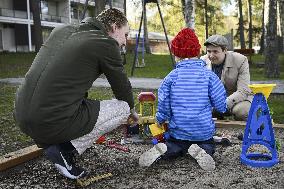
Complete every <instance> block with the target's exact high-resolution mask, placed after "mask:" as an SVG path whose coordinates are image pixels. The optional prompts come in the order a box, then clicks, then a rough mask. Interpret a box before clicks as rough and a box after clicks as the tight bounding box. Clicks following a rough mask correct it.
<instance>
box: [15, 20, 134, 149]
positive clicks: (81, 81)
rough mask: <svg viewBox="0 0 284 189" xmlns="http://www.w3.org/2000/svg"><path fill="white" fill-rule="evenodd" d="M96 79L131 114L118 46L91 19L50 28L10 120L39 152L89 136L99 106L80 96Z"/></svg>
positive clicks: (128, 94) (19, 92) (20, 90)
mask: <svg viewBox="0 0 284 189" xmlns="http://www.w3.org/2000/svg"><path fill="white" fill-rule="evenodd" d="M101 74H104V75H105V76H106V78H107V80H108V82H109V83H110V85H111V88H112V90H113V93H114V95H115V97H116V98H117V99H118V100H123V101H126V102H127V103H128V104H129V107H130V108H133V107H134V100H133V95H132V87H131V84H130V82H129V80H128V78H127V75H126V73H125V70H124V67H123V63H122V59H121V56H120V49H119V45H118V43H117V41H115V40H114V39H113V38H111V37H110V36H109V35H108V34H107V32H106V30H105V28H104V27H103V25H102V24H101V23H100V22H99V21H98V20H96V19H94V18H92V19H89V20H88V21H87V22H86V23H83V24H81V25H80V26H72V25H67V26H60V27H57V28H55V29H54V30H53V31H52V33H51V34H50V37H49V38H48V40H47V41H46V42H45V43H44V44H43V46H42V47H41V49H40V51H39V52H38V54H37V55H36V57H35V59H34V61H33V64H32V66H31V68H30V69H29V71H28V72H27V74H26V77H25V81H24V82H23V84H22V85H21V86H20V87H19V89H18V91H17V94H16V100H15V118H16V121H17V123H18V125H19V127H20V128H21V130H22V131H23V132H24V133H26V134H27V135H29V136H30V137H31V138H33V139H34V141H35V142H36V143H37V144H38V145H39V146H43V147H44V146H45V145H50V144H57V143H62V142H67V141H70V140H72V139H76V138H79V137H81V136H83V135H85V134H87V133H89V132H91V131H92V129H93V127H94V125H95V124H96V121H97V118H98V114H99V111H100V103H99V101H97V100H90V99H87V97H86V93H87V92H88V90H89V89H90V88H91V86H92V83H93V82H94V81H95V80H96V79H97V78H98V77H99V76H100V75H101ZM97 90H99V89H97Z"/></svg>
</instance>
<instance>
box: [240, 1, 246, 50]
mask: <svg viewBox="0 0 284 189" xmlns="http://www.w3.org/2000/svg"><path fill="white" fill-rule="evenodd" d="M242 6H243V3H242V0H239V31H240V42H241V48H242V49H245V48H246V44H245V35H244V19H243V7H242Z"/></svg>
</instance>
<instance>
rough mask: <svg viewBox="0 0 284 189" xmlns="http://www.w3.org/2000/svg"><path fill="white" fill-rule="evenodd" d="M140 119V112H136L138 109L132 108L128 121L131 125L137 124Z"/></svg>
mask: <svg viewBox="0 0 284 189" xmlns="http://www.w3.org/2000/svg"><path fill="white" fill-rule="evenodd" d="M138 120H139V116H138V114H137V113H136V111H135V110H134V109H131V110H130V115H129V118H128V123H129V124H131V125H133V124H137V123H138Z"/></svg>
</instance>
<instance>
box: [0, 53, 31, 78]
mask: <svg viewBox="0 0 284 189" xmlns="http://www.w3.org/2000/svg"><path fill="white" fill-rule="evenodd" d="M34 57H35V53H1V54H0V78H9V77H16V78H17V77H24V76H25V74H26V73H27V71H28V70H29V68H30V66H31V63H32V61H33V59H34Z"/></svg>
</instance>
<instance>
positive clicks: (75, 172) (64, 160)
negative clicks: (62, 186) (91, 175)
mask: <svg viewBox="0 0 284 189" xmlns="http://www.w3.org/2000/svg"><path fill="white" fill-rule="evenodd" d="M44 152H45V154H46V156H47V159H48V160H50V161H51V162H52V163H54V165H55V167H56V169H57V170H58V171H59V172H60V173H61V174H62V175H63V176H65V177H68V178H70V179H78V178H80V177H82V176H83V175H84V174H85V171H84V169H82V168H80V167H76V165H75V163H74V159H75V155H74V152H66V151H63V150H62V149H61V148H60V147H59V146H58V145H51V146H49V147H48V148H46V149H45V150H44Z"/></svg>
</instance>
